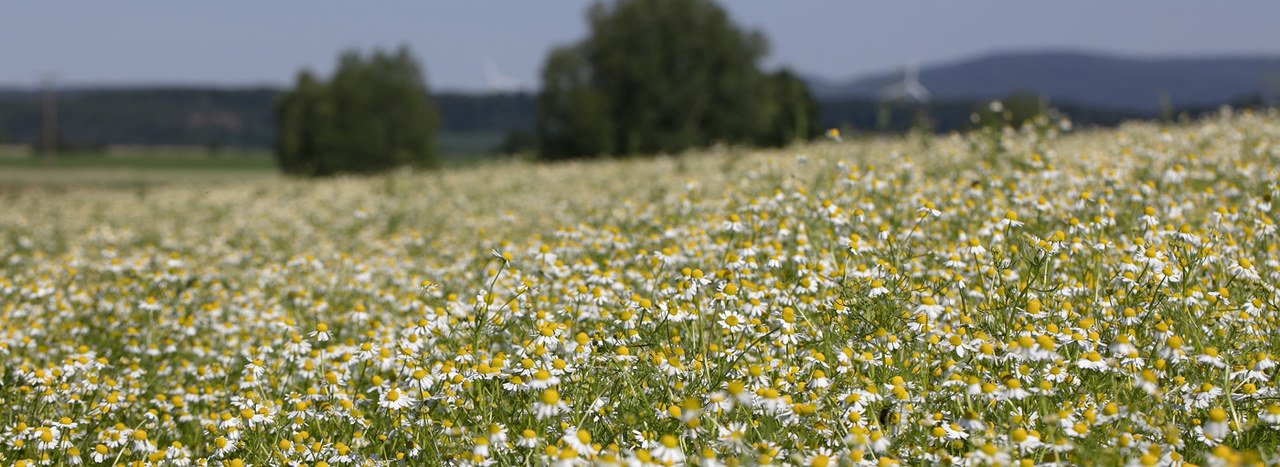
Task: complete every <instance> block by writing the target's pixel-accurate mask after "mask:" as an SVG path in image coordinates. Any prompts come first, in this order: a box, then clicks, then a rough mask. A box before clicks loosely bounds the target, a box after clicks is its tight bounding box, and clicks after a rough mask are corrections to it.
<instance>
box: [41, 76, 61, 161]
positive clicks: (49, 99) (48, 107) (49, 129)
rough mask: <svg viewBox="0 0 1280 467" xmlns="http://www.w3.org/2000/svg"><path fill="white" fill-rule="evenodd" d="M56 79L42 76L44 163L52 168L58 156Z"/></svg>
mask: <svg viewBox="0 0 1280 467" xmlns="http://www.w3.org/2000/svg"><path fill="white" fill-rule="evenodd" d="M57 79H58V77H57V75H56V74H54V73H45V75H44V79H43V81H44V163H45V165H48V166H52V165H53V163H54V158H55V157H57V155H58V81H57Z"/></svg>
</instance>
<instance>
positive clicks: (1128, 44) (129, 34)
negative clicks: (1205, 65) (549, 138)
mask: <svg viewBox="0 0 1280 467" xmlns="http://www.w3.org/2000/svg"><path fill="white" fill-rule="evenodd" d="M588 4H590V1H587V0H573V1H567V0H540V1H535V0H456V1H427V0H414V1H410V0H403V1H392V0H388V1H375V2H354V1H348V2H338V1H324V0H307V1H303V0H271V1H244V0H223V1H217V2H211V1H174V0H121V1H101V0H78V1H77V0H67V1H42V0H27V1H19V0H0V86H14V85H19V86H30V85H34V84H35V83H37V82H38V80H39V78H40V76H41V75H42V74H43V73H47V72H55V73H56V74H57V76H58V79H59V80H60V81H62V82H67V83H76V84H112V85H127V84H156V83H163V84H217V85H243V84H277V85H278V84H285V83H288V82H290V81H291V80H292V79H293V76H294V75H295V74H296V73H297V71H298V70H299V69H300V68H302V67H310V68H311V69H313V70H316V71H320V72H322V73H324V74H328V73H329V72H330V71H331V69H332V67H333V63H334V58H335V57H336V55H337V53H338V51H340V50H343V49H347V48H351V47H359V48H361V49H365V50H368V49H369V48H370V47H373V46H382V47H390V46H394V45H396V44H401V43H405V44H408V45H409V46H410V47H411V48H412V50H413V52H414V53H415V55H417V56H418V58H419V59H420V60H421V61H422V63H423V64H424V66H425V68H426V70H427V79H428V81H429V83H430V85H431V86H432V88H433V89H451V90H485V89H486V88H487V87H488V83H489V81H487V80H486V76H485V73H484V65H483V64H484V62H485V61H486V57H490V59H491V61H492V63H493V64H495V65H496V68H497V69H498V70H499V72H500V74H501V75H505V76H508V77H510V78H511V79H512V80H514V81H516V82H519V83H523V84H524V85H525V86H530V87H531V86H534V85H536V84H537V76H538V70H539V68H540V67H541V64H542V60H543V58H544V57H545V54H546V52H547V50H548V49H549V48H550V47H552V46H554V45H557V44H563V43H568V42H572V41H575V40H577V39H580V38H582V37H583V35H584V34H585V33H586V26H585V24H584V23H585V21H584V19H583V12H584V9H585V8H586V6H587V5H588ZM721 4H722V5H724V6H725V7H727V8H728V10H729V11H730V14H731V15H732V17H733V18H734V20H735V21H736V22H738V23H739V24H742V25H746V26H748V27H752V28H756V29H759V30H762V31H764V32H765V34H766V35H767V36H768V37H769V40H770V44H771V46H772V47H771V50H772V51H771V54H770V55H769V58H768V59H767V61H766V64H767V65H769V66H776V65H779V64H786V65H789V66H791V67H793V68H795V69H797V70H799V71H801V72H802V73H806V74H809V75H813V76H818V77H823V78H829V79H845V78H849V77H853V76H856V75H860V74H864V73H870V72H880V71H888V70H892V69H896V68H898V67H900V66H901V65H902V64H903V63H904V62H905V61H907V60H908V59H912V58H914V59H916V60H917V61H919V62H921V63H922V64H924V65H929V64H931V63H938V62H943V61H950V60H956V59H961V58H965V57H969V56H974V55H979V54H983V53H988V52H992V51H1010V50H1031V49H1046V48H1053V49H1072V50H1086V51H1098V52H1110V53H1118V54H1126V55H1148V56H1169V55H1211V54H1268V55H1280V27H1277V26H1276V18H1280V1H1275V0H1248V1H1228V2H1210V1H1199V0H1165V1H1065V2H1064V1H1057V2H1040V1H1025V0H1016V1H946V2H942V1H938V2H924V1H875V2H836V1H818V0H814V1H782V0H773V1H769V0H735V1H732V3H730V2H729V1H722V2H721Z"/></svg>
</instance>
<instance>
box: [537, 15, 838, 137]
mask: <svg viewBox="0 0 1280 467" xmlns="http://www.w3.org/2000/svg"><path fill="white" fill-rule="evenodd" d="M587 18H588V23H589V29H590V35H589V37H588V38H587V39H585V40H583V41H582V42H580V43H578V44H573V45H569V46H565V47H561V48H558V49H556V50H554V51H553V52H552V53H551V54H550V55H549V56H548V57H547V60H546V63H545V64H544V67H543V72H542V78H543V90H542V92H541V93H540V94H539V96H538V118H537V124H536V133H537V137H538V140H539V146H540V152H541V154H542V155H543V156H544V157H546V158H551V159H556V158H565V157H582V156H594V155H599V154H638V153H658V152H675V151H680V150H683V149H685V148H690V147H699V146H707V145H710V144H713V143H716V142H726V143H743V144H763V145H780V144H786V143H789V142H791V141H792V140H793V139H795V138H807V137H811V136H813V135H816V134H817V132H818V126H817V115H816V107H815V106H814V104H813V99H812V98H811V97H810V96H809V93H808V90H807V89H806V88H805V86H804V84H803V83H802V82H801V81H800V80H799V79H797V78H796V77H795V76H794V75H793V74H791V73H789V72H786V71H781V72H778V73H775V74H773V75H770V74H767V73H765V72H763V71H761V69H760V67H759V64H758V62H759V61H760V59H761V58H763V56H764V55H765V53H766V51H767V49H768V47H767V42H766V40H765V38H764V36H762V35H761V34H759V33H757V32H753V31H747V30H743V29H741V28H739V27H738V26H736V25H735V24H733V22H732V21H731V20H730V18H729V16H728V14H727V13H726V12H725V11H724V10H723V9H721V8H720V7H719V6H718V5H716V4H715V3H713V2H711V1H710V0H618V1H615V2H613V3H611V4H605V3H596V4H595V5H593V6H592V7H591V9H590V10H589V11H588V14H587Z"/></svg>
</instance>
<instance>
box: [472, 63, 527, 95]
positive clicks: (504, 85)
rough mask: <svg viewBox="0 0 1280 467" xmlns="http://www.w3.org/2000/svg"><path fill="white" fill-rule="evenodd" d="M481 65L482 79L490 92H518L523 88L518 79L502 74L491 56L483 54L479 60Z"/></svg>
mask: <svg viewBox="0 0 1280 467" xmlns="http://www.w3.org/2000/svg"><path fill="white" fill-rule="evenodd" d="M481 67H483V68H484V79H485V82H486V83H487V84H488V86H489V91H490V92H519V91H520V90H522V89H524V84H523V83H521V82H520V80H517V79H515V78H512V77H510V76H507V75H504V74H502V72H501V71H499V70H498V64H497V63H496V62H494V61H493V57H490V56H488V55H485V56H484V59H483V60H482V61H481Z"/></svg>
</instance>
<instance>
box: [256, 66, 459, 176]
mask: <svg viewBox="0 0 1280 467" xmlns="http://www.w3.org/2000/svg"><path fill="white" fill-rule="evenodd" d="M439 120H440V119H439V116H438V115H437V112H436V108H435V104H434V103H433V102H432V100H431V96H430V95H429V94H428V93H427V89H426V85H425V84H424V80H423V76H422V71H421V69H420V68H419V66H418V64H417V62H416V61H415V60H414V59H413V57H412V56H410V54H409V50H408V49H407V48H405V47H401V48H400V49H399V50H397V51H396V52H395V53H394V54H388V53H383V52H381V51H375V52H374V53H373V54H372V55H371V56H369V57H364V56H361V55H360V54H359V53H358V52H354V51H352V52H346V53H343V54H342V55H341V56H340V58H339V60H338V69H337V71H335V72H334V75H333V78H332V79H331V80H330V81H329V82H327V83H326V82H323V81H321V80H319V79H317V78H315V76H313V75H312V74H311V72H309V71H306V70H304V71H302V72H301V73H299V75H298V81H297V84H296V85H295V87H294V89H293V90H292V91H289V92H286V93H284V94H283V95H281V96H280V98H279V100H278V101H277V105H276V122H277V126H278V129H277V135H276V154H277V157H278V158H279V163H280V168H281V169H282V170H283V171H285V172H286V173H291V174H299V175H311V176H324V175H333V174H338V173H370V172H377V171H382V170H387V169H391V168H395V167H400V166H412V167H417V168H433V167H436V166H438V165H439V154H438V152H437V149H436V146H435V139H434V132H435V130H436V128H438V127H439Z"/></svg>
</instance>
